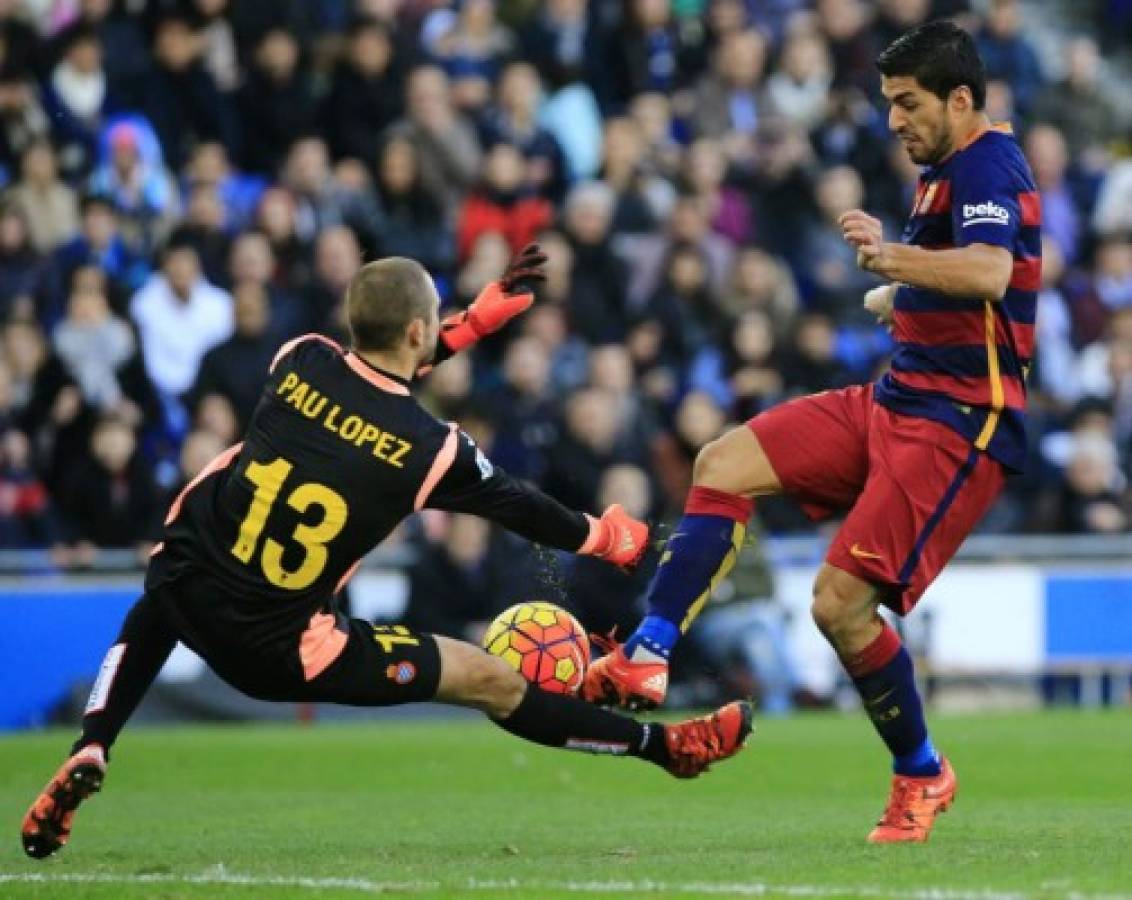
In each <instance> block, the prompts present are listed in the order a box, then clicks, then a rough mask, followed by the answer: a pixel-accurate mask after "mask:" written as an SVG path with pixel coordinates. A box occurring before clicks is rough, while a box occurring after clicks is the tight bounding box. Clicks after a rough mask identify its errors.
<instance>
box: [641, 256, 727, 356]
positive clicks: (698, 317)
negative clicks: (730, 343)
mask: <svg viewBox="0 0 1132 900" xmlns="http://www.w3.org/2000/svg"><path fill="white" fill-rule="evenodd" d="M644 316H645V318H646V320H650V321H652V322H655V323H656V325H657V326H658V327H659V330H660V348H659V355H658V358H657V362H659V363H660V364H661V365H664V366H667V367H668V368H670V369H671V370H672V371H673V372H675V373H680V372H684V371H685V370H686V369H687V367H688V366H689V365H690V363H691V361H692V357H693V356H694V355H695V353H696V350H697V349H698V348H700V347H703V346H704V345H705V344H707V343H708V342H710V341H711V340H712V338H713V336H714V335H716V334H718V333H719V331H720V330H721V328H722V326H723V311H722V309H721V308H720V306H719V301H718V299H717V295H716V294H715V292H714V291H713V290H712V286H711V282H710V280H709V277H708V263H707V258H706V254H705V253H704V252H703V251H702V250H701V249H700V248H699V247H697V246H695V245H694V244H674V245H673V246H672V248H671V250H670V251H669V257H668V260H667V261H666V264H665V267H664V276H663V278H662V280H661V283H660V286H659V287H658V288H657V289H656V291H655V292H654V293H653V295H652V296H651V297H650V298H649V301H648V303H647V305H646V306H645V309H644Z"/></svg>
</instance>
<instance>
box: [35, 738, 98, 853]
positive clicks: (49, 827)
mask: <svg viewBox="0 0 1132 900" xmlns="http://www.w3.org/2000/svg"><path fill="white" fill-rule="evenodd" d="M105 777H106V754H105V752H104V751H103V749H102V747H101V746H99V745H98V744H88V745H87V746H85V747H83V748H82V749H81V750H80V751H79V752H78V753H76V754H74V755H73V756H72V757H71V758H70V759H68V760H67V761H66V762H65V763H63V765H61V766H60V767H59V771H58V772H56V773H55V777H54V778H52V779H51V780H50V781H49V782H48V783H47V786H46V787H45V788H44V789H43V791H42V792H41V793H40V795H39V796H38V797H36V798H35V802H34V803H33V804H32V805H31V808H30V809H28V811H27V815H25V816H24V824H23V827H22V828H21V829H20V835H21V837H22V838H23V844H24V853H26V854H27V855H28V856H30V857H32V858H33V859H43V858H44V857H47V856H50V855H51V854H52V853H54V852H55V851H56V850H58V849H59V848H60V847H62V846H63V845H64V844H66V843H67V838H69V837H70V836H71V822H72V821H73V820H74V818H75V810H76V809H78V806H79V804H80V803H82V802H83V801H84V800H85V799H86V798H87V797H89V796H90V795H91V794H93V793H95V792H96V791H98V790H99V789H100V788H101V787H102V779H103V778H105Z"/></svg>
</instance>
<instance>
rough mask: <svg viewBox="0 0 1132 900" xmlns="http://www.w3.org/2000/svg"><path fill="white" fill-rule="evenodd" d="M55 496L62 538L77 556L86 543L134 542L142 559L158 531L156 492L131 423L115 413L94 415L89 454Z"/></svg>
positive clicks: (83, 556) (96, 545)
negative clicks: (56, 497)
mask: <svg viewBox="0 0 1132 900" xmlns="http://www.w3.org/2000/svg"><path fill="white" fill-rule="evenodd" d="M58 499H59V504H60V513H61V519H62V522H61V525H62V539H63V542H64V543H65V544H66V545H68V546H70V547H72V548H74V549H75V550H77V551H78V553H79V558H80V559H88V558H89V551H90V550H91V548H113V549H120V548H135V549H136V550H137V552H138V556H139V558H142V559H144V558H145V557H146V556H147V555H148V553H149V550H150V548H151V547H152V543H153V541H154V540H155V539H156V537H157V536H158V534H159V533H160V532H159V526H160V523H161V515H162V513H163V509H162V508H161V502H160V494H159V492H158V490H157V487H156V485H155V484H154V482H153V478H152V476H151V474H150V471H149V467H148V466H146V464H145V462H144V460H143V459H142V458H141V455H140V454H139V453H138V452H137V436H136V434H135V432H134V430H133V428H131V427H130V425H129V424H128V423H126V422H124V421H122V420H121V419H119V418H117V417H114V416H105V417H103V418H101V419H99V420H98V424H97V425H95V427H94V431H93V433H92V434H91V439H90V451H89V455H88V456H87V457H86V458H85V459H83V460H82V461H81V462H80V463H79V464H78V465H77V466H76V467H75V468H74V470H73V471H72V472H71V473H70V474H69V477H68V478H67V481H66V485H65V487H64V489H63V490H62V492H61V493H60V494H59V495H58Z"/></svg>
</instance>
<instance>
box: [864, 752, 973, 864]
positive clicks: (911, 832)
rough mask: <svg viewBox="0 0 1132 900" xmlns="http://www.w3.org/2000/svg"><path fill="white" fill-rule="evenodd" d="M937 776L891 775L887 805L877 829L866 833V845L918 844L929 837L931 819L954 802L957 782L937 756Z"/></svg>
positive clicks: (949, 768) (947, 764)
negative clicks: (890, 789)
mask: <svg viewBox="0 0 1132 900" xmlns="http://www.w3.org/2000/svg"><path fill="white" fill-rule="evenodd" d="M939 764H940V773H939V774H938V775H927V776H923V777H915V776H912V775H893V776H892V793H891V794H889V796H888V806H886V807H885V808H884V815H882V816H881V817H880V821H879V822H878V823H877V827H876V828H874V829H873V830H872V833H871V834H869V843H870V844H899V843H907V842H915V843H920V844H922V843H923V842H924V841H926V840H927V839H928V835H929V834H931V830H932V826H933V825H934V824H935V818H936V816H938V815H939V814H940V813H941V812H946V811H947V810H948V808H949V807H950V806H951V804H952V803H953V802H954V801H955V789H956V788H957V787H958V782H957V781H956V779H955V770H954V769H952V768H951V763H949V762H948V761H947V759H946V757H942V756H941V757H940V760H939Z"/></svg>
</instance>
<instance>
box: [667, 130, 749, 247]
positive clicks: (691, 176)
mask: <svg viewBox="0 0 1132 900" xmlns="http://www.w3.org/2000/svg"><path fill="white" fill-rule="evenodd" d="M726 176H727V158H726V157H725V156H724V153H723V147H722V145H721V144H720V143H719V142H718V141H715V140H712V139H711V138H700V139H699V140H696V141H693V142H692V144H691V145H690V146H689V147H688V153H687V156H686V157H685V168H684V187H685V189H686V190H687V191H688V192H689V193H691V194H692V196H694V197H695V198H696V200H697V201H698V202H699V204H700V206H701V208H702V209H703V212H704V216H705V217H706V218H707V221H708V222H709V223H710V226H711V230H712V231H714V232H715V233H716V234H719V235H722V236H723V237H725V238H727V240H729V241H730V242H731V243H732V244H735V245H743V244H747V243H750V241H751V240H752V239H753V237H754V233H755V223H754V221H753V214H752V210H751V205H750V203H749V202H748V201H747V198H746V197H745V196H744V194H743V192H742V191H740V190H739V189H738V188H736V187H734V186H732V185H729V184H727V183H725V179H726Z"/></svg>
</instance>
